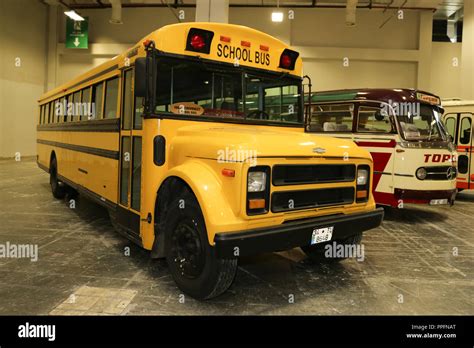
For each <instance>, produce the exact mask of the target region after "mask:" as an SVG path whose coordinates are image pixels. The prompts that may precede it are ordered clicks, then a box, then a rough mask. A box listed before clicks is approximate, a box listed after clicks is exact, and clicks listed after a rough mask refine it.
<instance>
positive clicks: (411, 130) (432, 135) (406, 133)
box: [396, 104, 447, 141]
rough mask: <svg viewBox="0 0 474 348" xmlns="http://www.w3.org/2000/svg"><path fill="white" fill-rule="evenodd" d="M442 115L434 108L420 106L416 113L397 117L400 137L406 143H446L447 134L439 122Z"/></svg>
mask: <svg viewBox="0 0 474 348" xmlns="http://www.w3.org/2000/svg"><path fill="white" fill-rule="evenodd" d="M441 115H442V113H441V112H440V111H438V110H437V109H436V108H435V107H432V106H429V105H423V104H422V105H420V108H419V110H418V112H414V113H407V114H404V115H397V116H396V119H397V121H398V123H399V125H400V131H401V136H402V137H403V138H404V139H405V140H408V141H431V140H439V141H446V140H447V133H446V130H445V128H444V125H443V124H442V122H441Z"/></svg>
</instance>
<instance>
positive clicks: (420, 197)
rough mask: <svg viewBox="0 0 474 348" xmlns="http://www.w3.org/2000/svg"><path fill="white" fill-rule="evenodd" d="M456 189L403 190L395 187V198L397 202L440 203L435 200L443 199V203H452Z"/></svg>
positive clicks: (440, 200)
mask: <svg viewBox="0 0 474 348" xmlns="http://www.w3.org/2000/svg"><path fill="white" fill-rule="evenodd" d="M457 192H458V190H457V189H452V190H431V191H421V190H405V189H399V188H396V189H395V198H396V201H397V202H400V201H401V202H403V203H414V204H440V203H437V202H443V201H445V202H446V203H445V204H450V205H453V204H454V201H455V200H456V194H457Z"/></svg>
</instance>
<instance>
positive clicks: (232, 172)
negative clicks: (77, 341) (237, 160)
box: [222, 169, 235, 178]
mask: <svg viewBox="0 0 474 348" xmlns="http://www.w3.org/2000/svg"><path fill="white" fill-rule="evenodd" d="M222 175H224V176H227V177H229V178H234V177H235V170H233V169H222Z"/></svg>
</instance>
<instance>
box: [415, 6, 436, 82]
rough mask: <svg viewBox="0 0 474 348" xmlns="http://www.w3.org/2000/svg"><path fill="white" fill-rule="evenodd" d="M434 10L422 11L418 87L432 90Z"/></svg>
mask: <svg viewBox="0 0 474 348" xmlns="http://www.w3.org/2000/svg"><path fill="white" fill-rule="evenodd" d="M432 37H433V12H431V11H420V37H419V41H418V52H419V57H418V85H417V86H416V87H417V88H418V89H422V90H425V91H430V90H431V54H432V46H433V45H432V40H433V39H432Z"/></svg>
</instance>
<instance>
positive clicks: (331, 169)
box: [272, 164, 356, 186]
mask: <svg viewBox="0 0 474 348" xmlns="http://www.w3.org/2000/svg"><path fill="white" fill-rule="evenodd" d="M355 172H356V166H355V165H354V164H316V165H298V164H297V165H275V166H274V167H273V173H272V183H273V186H283V185H301V184H318V183H337V182H351V181H354V180H355Z"/></svg>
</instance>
